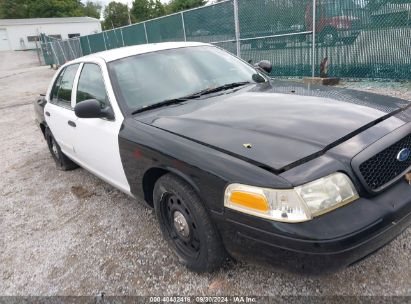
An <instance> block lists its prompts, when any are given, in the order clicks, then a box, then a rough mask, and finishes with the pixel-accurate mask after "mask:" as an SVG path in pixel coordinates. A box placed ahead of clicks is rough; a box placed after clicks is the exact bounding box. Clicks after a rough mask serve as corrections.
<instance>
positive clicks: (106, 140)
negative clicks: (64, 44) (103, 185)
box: [74, 62, 130, 193]
mask: <svg viewBox="0 0 411 304" xmlns="http://www.w3.org/2000/svg"><path fill="white" fill-rule="evenodd" d="M103 66H104V65H103ZM108 83H109V81H108V76H107V84H108ZM111 98H115V97H114V95H113V94H112V95H111ZM88 99H96V100H98V101H99V102H100V104H101V107H102V108H104V107H112V108H113V106H117V105H116V104H114V103H113V104H111V103H110V100H109V99H110V98H109V94H108V93H107V86H106V82H105V81H104V76H103V73H102V69H101V66H100V65H98V64H97V63H92V62H88V63H84V64H83V66H82V68H81V72H80V76H79V78H78V83H77V91H76V96H75V102H76V104H77V103H81V102H82V101H84V100H88ZM113 112H114V113H115V118H114V119H113V120H108V119H102V118H77V119H76V122H75V123H76V128H75V129H76V130H75V134H76V135H75V140H74V149H75V151H76V153H75V154H76V156H75V157H76V160H77V162H78V163H79V164H80V165H82V166H83V167H84V168H86V169H87V170H89V171H91V172H93V173H94V174H96V175H97V176H99V177H100V178H102V179H104V180H105V181H107V182H108V183H110V184H112V185H114V186H115V187H117V188H120V189H121V190H123V191H124V192H127V193H130V186H129V185H128V182H127V178H126V176H125V173H124V170H123V165H122V162H121V158H120V150H119V145H118V133H119V131H120V127H121V125H122V123H123V117H122V115H121V113H120V111H119V109H118V107H116V108H115V109H113Z"/></svg>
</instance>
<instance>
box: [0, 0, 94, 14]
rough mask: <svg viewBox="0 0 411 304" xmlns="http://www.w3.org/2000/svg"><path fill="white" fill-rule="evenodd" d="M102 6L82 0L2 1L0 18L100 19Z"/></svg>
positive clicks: (0, 0) (0, 3) (0, 1)
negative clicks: (81, 17) (82, 17)
mask: <svg viewBox="0 0 411 304" xmlns="http://www.w3.org/2000/svg"><path fill="white" fill-rule="evenodd" d="M100 13H101V5H100V4H99V3H98V2H92V1H87V3H86V4H85V5H84V4H83V3H82V2H81V1H80V0H0V18H10V19H12V18H47V17H78V16H90V17H94V18H97V19H100Z"/></svg>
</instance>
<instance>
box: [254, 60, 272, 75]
mask: <svg viewBox="0 0 411 304" xmlns="http://www.w3.org/2000/svg"><path fill="white" fill-rule="evenodd" d="M254 67H255V68H257V69H259V70H261V71H263V72H266V73H267V74H270V73H271V71H272V70H273V64H272V63H271V62H270V61H268V60H262V61H260V62H258V63H257V64H256V65H254Z"/></svg>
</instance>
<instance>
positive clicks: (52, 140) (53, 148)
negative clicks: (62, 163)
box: [51, 138, 59, 159]
mask: <svg viewBox="0 0 411 304" xmlns="http://www.w3.org/2000/svg"><path fill="white" fill-rule="evenodd" d="M51 151H52V152H53V154H54V156H55V157H56V158H57V159H58V158H59V151H58V149H57V143H56V141H55V140H54V138H51Z"/></svg>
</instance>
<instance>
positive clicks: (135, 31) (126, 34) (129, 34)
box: [121, 24, 146, 45]
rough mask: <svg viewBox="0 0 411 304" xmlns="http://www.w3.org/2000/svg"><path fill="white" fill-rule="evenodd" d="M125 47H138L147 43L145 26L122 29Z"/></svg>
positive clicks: (139, 25) (135, 25)
mask: <svg viewBox="0 0 411 304" xmlns="http://www.w3.org/2000/svg"><path fill="white" fill-rule="evenodd" d="M121 32H122V34H123V40H124V45H136V44H143V43H146V35H145V32H144V25H143V24H133V25H130V26H126V27H123V28H121Z"/></svg>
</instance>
